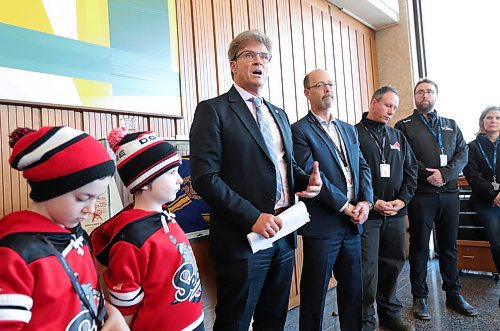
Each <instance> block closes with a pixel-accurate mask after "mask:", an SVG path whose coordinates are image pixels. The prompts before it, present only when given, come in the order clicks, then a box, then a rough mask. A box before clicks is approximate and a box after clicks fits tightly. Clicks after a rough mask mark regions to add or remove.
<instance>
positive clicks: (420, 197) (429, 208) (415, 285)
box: [408, 192, 460, 298]
mask: <svg viewBox="0 0 500 331" xmlns="http://www.w3.org/2000/svg"><path fill="white" fill-rule="evenodd" d="M459 211H460V200H459V197H458V192H456V193H434V194H415V195H414V196H413V199H412V200H411V202H410V203H409V205H408V217H409V221H410V283H411V293H412V294H413V297H415V298H427V296H428V294H429V289H428V287H427V282H426V278H427V261H428V259H429V238H430V234H431V230H432V229H433V227H435V230H436V239H437V246H438V252H439V270H440V272H441V278H442V279H443V286H442V289H443V291H445V292H446V294H448V295H454V294H458V293H459V292H460V282H459V280H458V267H457V234H458V219H459Z"/></svg>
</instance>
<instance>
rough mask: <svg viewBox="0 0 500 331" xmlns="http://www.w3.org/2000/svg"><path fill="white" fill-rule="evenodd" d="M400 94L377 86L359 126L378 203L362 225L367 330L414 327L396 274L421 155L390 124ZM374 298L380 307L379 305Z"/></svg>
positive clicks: (397, 330) (402, 255) (401, 260)
mask: <svg viewBox="0 0 500 331" xmlns="http://www.w3.org/2000/svg"><path fill="white" fill-rule="evenodd" d="M398 105H399V93H398V91H397V90H396V88H394V87H392V86H382V87H380V88H378V89H377V90H376V91H375V92H374V93H373V96H372V98H371V100H370V106H369V111H368V112H366V113H363V118H362V119H361V121H360V122H359V123H358V124H356V125H355V127H356V129H357V130H358V134H359V142H360V145H361V151H362V152H363V156H364V157H365V160H366V162H367V163H368V165H369V166H370V168H371V171H372V187H373V194H374V201H375V202H374V208H373V210H372V211H371V212H370V214H369V215H368V220H367V221H366V222H365V223H364V224H363V234H362V235H361V238H362V239H361V246H362V259H363V331H373V330H375V329H376V327H377V320H376V317H375V312H377V315H378V321H379V326H380V328H384V329H389V330H392V331H405V330H414V328H413V326H412V325H411V324H409V323H407V322H406V321H404V320H403V318H402V316H401V312H402V310H403V305H402V304H401V302H399V300H398V298H397V296H396V290H397V284H398V276H399V274H400V272H401V270H402V269H403V265H404V263H405V232H406V223H405V215H406V214H407V208H406V207H407V205H408V202H409V201H410V200H411V198H412V196H413V194H414V193H415V189H416V188H417V171H418V170H417V168H418V167H417V159H416V158H415V155H413V152H412V150H411V147H410V145H409V144H408V142H407V140H406V138H405V136H404V135H403V134H402V133H401V131H399V130H396V129H393V128H391V127H390V126H388V125H387V123H388V122H389V121H390V120H391V118H392V117H393V116H394V114H395V113H396V110H397V108H398ZM375 302H376V308H375Z"/></svg>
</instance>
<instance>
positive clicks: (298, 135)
mask: <svg viewBox="0 0 500 331" xmlns="http://www.w3.org/2000/svg"><path fill="white" fill-rule="evenodd" d="M292 136H293V150H294V154H295V158H296V161H297V163H298V165H299V166H300V167H301V168H302V169H304V171H305V172H306V173H311V172H312V165H313V162H314V161H315V160H314V159H313V156H312V151H311V146H310V144H309V142H308V140H307V138H306V136H305V135H304V133H303V132H302V130H301V129H300V127H299V125H297V124H294V125H292ZM324 166H328V165H324ZM319 169H320V175H321V180H322V181H323V187H322V189H321V192H320V194H318V196H317V197H316V201H319V202H321V203H322V204H324V205H326V206H328V207H329V208H331V209H332V210H334V211H336V212H338V211H339V210H340V209H341V208H342V207H343V206H344V205H345V204H346V202H347V196H346V195H345V194H344V193H343V192H342V191H341V190H340V189H338V188H337V187H336V186H335V185H333V183H331V182H330V181H329V180H328V179H327V178H326V176H325V175H324V174H323V173H322V172H321V164H320V165H319Z"/></svg>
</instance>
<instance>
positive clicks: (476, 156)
mask: <svg viewBox="0 0 500 331" xmlns="http://www.w3.org/2000/svg"><path fill="white" fill-rule="evenodd" d="M469 147H470V149H469V162H468V163H467V165H466V166H465V168H464V175H465V178H467V182H468V183H469V186H470V187H471V188H472V191H473V193H475V194H477V195H478V196H480V197H481V199H483V198H487V199H488V202H491V203H493V201H494V200H495V198H496V196H497V192H496V191H494V190H493V186H492V185H491V181H489V180H488V177H487V176H486V175H485V174H484V173H483V171H482V170H481V166H480V162H483V160H482V158H483V157H482V155H481V153H480V152H479V148H477V141H476V140H474V141H472V142H470V143H469ZM485 202H486V201H485Z"/></svg>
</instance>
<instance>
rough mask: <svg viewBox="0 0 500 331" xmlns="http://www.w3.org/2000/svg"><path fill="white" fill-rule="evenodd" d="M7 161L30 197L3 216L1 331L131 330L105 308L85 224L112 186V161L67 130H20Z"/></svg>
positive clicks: (113, 311) (0, 242)
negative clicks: (25, 206) (21, 207)
mask: <svg viewBox="0 0 500 331" xmlns="http://www.w3.org/2000/svg"><path fill="white" fill-rule="evenodd" d="M10 145H11V147H13V152H12V155H11V157H10V159H9V163H10V165H11V166H12V167H13V168H14V169H17V170H20V171H23V176H24V177H25V178H26V179H27V180H28V184H29V185H30V187H31V192H30V197H31V199H32V200H33V202H32V203H31V204H30V207H29V208H28V210H24V211H18V212H13V213H11V214H9V215H7V216H5V217H4V218H2V219H1V220H0V261H1V263H0V329H1V330H37V331H39V330H51V331H52V330H75V331H76V330H84V329H85V330H97V329H101V321H102V318H103V316H104V315H105V312H106V310H108V315H109V319H108V320H107V322H106V324H105V327H104V328H103V330H126V329H127V325H126V324H125V321H124V319H123V317H122V316H121V315H120V313H119V312H118V311H117V310H116V309H115V308H114V307H112V306H111V305H108V306H107V307H106V308H103V305H104V300H103V297H102V295H101V292H100V289H99V285H98V280H97V273H96V270H95V266H94V260H93V257H92V255H91V254H90V250H89V242H88V240H87V239H88V236H86V234H85V233H84V231H83V230H82V228H81V227H80V222H81V221H82V220H83V219H84V218H85V216H86V215H87V214H88V213H92V212H93V211H94V208H95V202H96V199H97V197H98V196H99V195H100V194H102V193H103V192H104V191H105V189H106V187H107V186H108V183H109V180H110V178H111V176H112V175H113V173H114V162H113V161H112V160H111V158H110V156H109V154H108V153H107V151H106V149H105V148H104V147H103V146H102V145H101V144H100V143H99V142H98V141H97V140H95V139H94V138H92V137H91V136H89V135H88V134H86V133H84V132H82V131H79V130H75V129H72V128H69V127H43V128H41V129H40V130H38V131H33V130H31V129H27V128H19V129H17V130H15V131H14V132H13V133H12V134H11V136H10Z"/></svg>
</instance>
